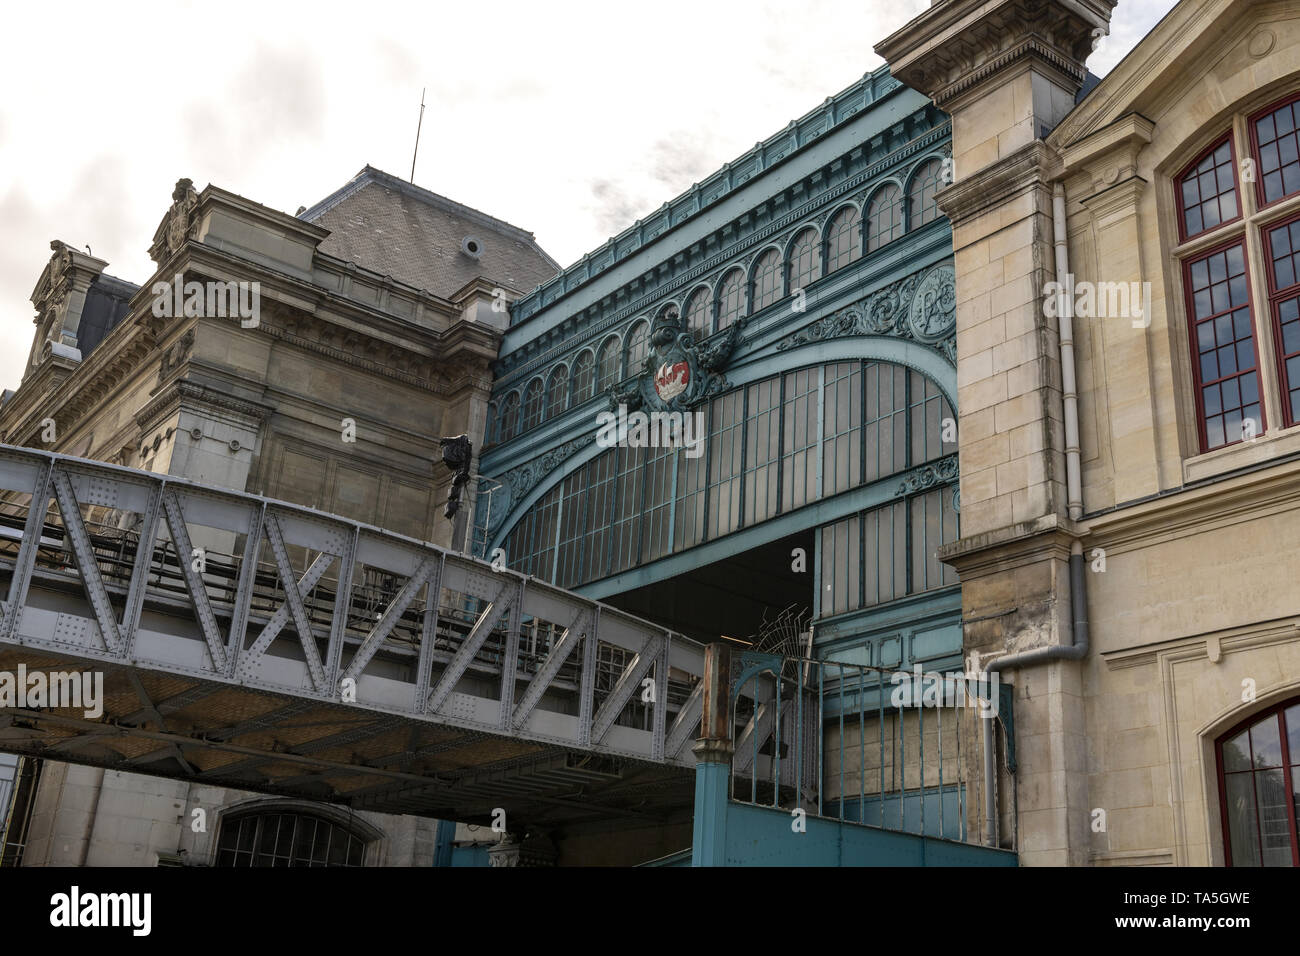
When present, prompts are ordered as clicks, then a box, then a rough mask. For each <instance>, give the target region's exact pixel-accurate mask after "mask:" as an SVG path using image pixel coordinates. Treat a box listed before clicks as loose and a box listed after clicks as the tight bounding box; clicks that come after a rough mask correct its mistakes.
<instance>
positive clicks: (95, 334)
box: [77, 273, 140, 361]
mask: <svg viewBox="0 0 1300 956" xmlns="http://www.w3.org/2000/svg"><path fill="white" fill-rule="evenodd" d="M139 289H140V287H139V286H138V285H136V284H135V283H134V282H127V281H126V280H125V279H119V278H117V277H116V276H111V275H108V274H107V273H101V274H100V275H97V276H95V278H94V279H92V280H91V281H90V288H89V289H87V290H86V304H85V306H83V307H82V310H81V322H80V324H79V325H78V326H77V348H78V349H80V350H81V358H82V361H85V360H86V359H87V358H89V356H90V353H91V352H93V351H94V350H95V348H96V347H97V346H98V345H99V343H100V342H102V341H104V338H105V337H106V336H107V335H108V333H109V332H111V331H113V329H114V328H116V327H117V325H118V324H119V323H120V322H121V321H122V320H123V319H124V318H126V314H127V312H128V308H127V304H128V303H129V302H130V301H131V297H132V296H133V295H135V294H136V292H138V291H139Z"/></svg>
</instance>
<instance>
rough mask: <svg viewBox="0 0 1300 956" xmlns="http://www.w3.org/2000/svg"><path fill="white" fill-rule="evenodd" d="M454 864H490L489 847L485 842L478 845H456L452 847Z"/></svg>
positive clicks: (452, 861) (474, 865)
mask: <svg viewBox="0 0 1300 956" xmlns="http://www.w3.org/2000/svg"><path fill="white" fill-rule="evenodd" d="M451 865H452V866H454V867H455V866H472V867H477V866H490V865H491V864H490V863H489V862H488V848H487V846H485V845H484V844H479V845H477V846H454V847H452V848H451Z"/></svg>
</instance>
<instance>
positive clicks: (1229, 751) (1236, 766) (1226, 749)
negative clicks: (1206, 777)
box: [1223, 730, 1250, 773]
mask: <svg viewBox="0 0 1300 956" xmlns="http://www.w3.org/2000/svg"><path fill="white" fill-rule="evenodd" d="M1223 769H1224V771H1225V772H1228V773H1231V772H1232V771H1234V770H1249V769H1250V734H1249V731H1245V730H1243V731H1242V732H1241V733H1239V734H1237V736H1235V737H1233V738H1232V739H1231V740H1225V741H1224V742H1223Z"/></svg>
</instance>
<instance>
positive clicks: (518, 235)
mask: <svg viewBox="0 0 1300 956" xmlns="http://www.w3.org/2000/svg"><path fill="white" fill-rule="evenodd" d="M298 218H299V219H303V220H305V221H307V222H310V223H313V224H315V225H317V226H321V227H323V228H325V229H328V230H329V231H330V234H329V236H328V237H327V238H326V239H325V240H324V241H323V242H322V243H321V244H320V249H321V251H322V252H325V253H328V254H329V255H333V256H337V257H339V258H340V259H347V260H349V261H355V262H356V263H357V264H358V265H362V266H365V267H366V268H368V269H374V270H375V271H376V272H380V273H386V274H388V275H391V276H392V277H393V278H394V279H397V280H399V281H401V282H406V283H408V284H410V285H413V286H415V287H417V288H420V289H427V290H429V291H430V292H432V293H433V294H434V295H438V296H442V297H444V298H447V297H450V296H451V295H452V294H453V293H455V292H457V291H459V290H460V289H461V288H463V287H464V286H465V285H467V284H468V283H469V282H471V281H473V280H474V279H476V278H478V277H480V276H481V277H483V278H484V279H486V280H488V281H489V282H493V283H499V284H501V285H503V286H506V287H508V288H510V289H512V290H514V291H515V292H520V293H523V292H530V291H532V290H533V289H534V288H536V287H537V286H538V285H540V284H541V283H543V282H545V281H546V280H547V279H549V278H551V277H552V276H553V275H555V274H556V273H557V272H559V271H560V266H559V263H557V262H556V261H555V260H554V259H552V258H551V257H550V256H548V255H547V254H546V253H545V252H544V251H543V250H542V248H541V246H539V245H538V244H537V242H536V240H535V239H534V238H533V234H532V233H531V232H526V231H525V230H523V229H520V228H518V227H517V226H512V225H510V223H508V222H504V221H502V220H500V219H495V218H493V217H492V216H489V215H487V214H485V213H481V212H479V211H478V210H477V209H471V208H470V207H469V206H463V205H461V204H460V203H458V202H453V201H452V200H450V199H447V198H446V197H445V196H439V195H438V194H437V193H434V192H430V191H429V190H427V189H423V188H421V187H419V186H415V185H412V184H411V183H408V182H406V181H405V180H402V179H399V178H398V177H396V176H393V175H391V174H390V173H386V172H384V171H383V170H380V169H375V168H374V167H373V166H366V167H365V168H364V169H362V170H361V172H359V173H357V175H356V176H355V177H353V179H352V180H351V182H349V183H348V184H347V185H346V186H344V187H343V188H342V189H340V190H338V191H337V192H335V193H333V194H332V195H330V196H328V197H326V198H325V199H323V200H321V201H320V202H319V203H317V204H316V205H315V206H313V207H311V208H310V209H307V210H305V211H304V212H302V213H299V215H298ZM471 236H472V237H473V238H475V239H477V240H478V241H479V245H480V246H481V248H482V252H481V253H480V256H479V258H478V259H474V258H473V257H472V256H469V255H467V254H466V253H464V252H462V251H461V243H462V241H463V240H464V239H465V238H466V237H471Z"/></svg>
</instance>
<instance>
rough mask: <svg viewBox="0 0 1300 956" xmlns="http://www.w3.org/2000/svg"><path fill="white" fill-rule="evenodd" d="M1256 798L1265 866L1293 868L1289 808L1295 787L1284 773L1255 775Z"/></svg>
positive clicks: (1267, 772) (1271, 771) (1270, 772)
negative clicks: (1292, 788) (1287, 782)
mask: <svg viewBox="0 0 1300 956" xmlns="http://www.w3.org/2000/svg"><path fill="white" fill-rule="evenodd" d="M1255 795H1256V797H1257V799H1258V800H1259V831H1260V832H1259V835H1260V838H1261V839H1263V841H1264V865H1265V866H1291V864H1292V858H1291V821H1290V819H1289V818H1288V816H1287V812H1286V806H1287V802H1288V801H1289V800H1290V799H1291V788H1290V787H1288V786H1287V785H1286V778H1285V777H1284V776H1283V774H1282V771H1281V770H1265V771H1263V772H1262V773H1256V774H1255Z"/></svg>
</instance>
